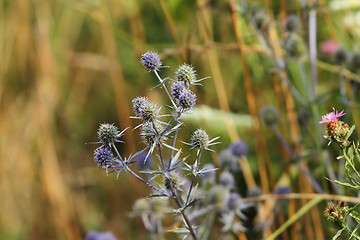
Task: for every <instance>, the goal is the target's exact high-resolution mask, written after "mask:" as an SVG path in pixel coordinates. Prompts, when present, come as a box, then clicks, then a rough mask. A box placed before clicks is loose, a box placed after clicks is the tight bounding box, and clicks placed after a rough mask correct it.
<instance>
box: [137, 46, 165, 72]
mask: <svg viewBox="0 0 360 240" xmlns="http://www.w3.org/2000/svg"><path fill="white" fill-rule="evenodd" d="M140 62H141V64H142V65H143V66H144V67H145V69H146V70H147V71H149V72H151V71H159V69H160V68H161V66H162V63H161V60H160V57H159V55H158V54H157V53H155V52H150V51H148V52H146V53H144V54H143V55H142V57H141V60H140Z"/></svg>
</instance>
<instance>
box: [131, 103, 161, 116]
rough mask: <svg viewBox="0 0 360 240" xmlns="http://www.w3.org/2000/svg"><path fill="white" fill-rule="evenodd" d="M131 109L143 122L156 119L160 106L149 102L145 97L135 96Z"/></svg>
mask: <svg viewBox="0 0 360 240" xmlns="http://www.w3.org/2000/svg"><path fill="white" fill-rule="evenodd" d="M132 102H133V109H134V113H135V114H136V116H137V117H139V118H140V119H141V120H143V121H144V122H151V121H154V120H156V119H157V117H158V115H159V112H160V107H159V106H158V105H157V104H155V103H153V102H150V101H149V99H147V98H146V97H137V98H134V99H133V101H132Z"/></svg>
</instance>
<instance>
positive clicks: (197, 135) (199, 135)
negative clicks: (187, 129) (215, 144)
mask: <svg viewBox="0 0 360 240" xmlns="http://www.w3.org/2000/svg"><path fill="white" fill-rule="evenodd" d="M190 145H191V146H192V148H198V149H206V148H207V147H208V146H209V135H207V133H206V132H205V130H203V129H198V130H196V131H195V132H194V133H193V135H192V136H191V139H190Z"/></svg>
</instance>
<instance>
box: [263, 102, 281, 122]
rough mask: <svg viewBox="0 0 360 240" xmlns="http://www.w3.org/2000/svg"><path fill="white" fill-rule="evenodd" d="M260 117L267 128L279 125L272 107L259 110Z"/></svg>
mask: <svg viewBox="0 0 360 240" xmlns="http://www.w3.org/2000/svg"><path fill="white" fill-rule="evenodd" d="M260 117H261V119H262V121H263V122H264V124H265V125H266V126H268V127H272V126H275V125H277V124H278V123H279V113H278V111H277V109H276V108H275V107H274V106H265V107H263V108H262V109H261V110H260Z"/></svg>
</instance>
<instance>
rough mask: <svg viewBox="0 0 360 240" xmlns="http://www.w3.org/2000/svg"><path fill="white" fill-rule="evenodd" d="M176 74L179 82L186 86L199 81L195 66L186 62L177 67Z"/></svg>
mask: <svg viewBox="0 0 360 240" xmlns="http://www.w3.org/2000/svg"><path fill="white" fill-rule="evenodd" d="M175 75H176V80H177V81H178V82H183V83H184V84H185V85H186V86H189V85H194V84H196V82H197V79H196V70H195V69H194V67H193V66H191V65H189V64H186V63H185V64H183V65H180V66H179V67H178V68H177V69H176V71H175Z"/></svg>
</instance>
